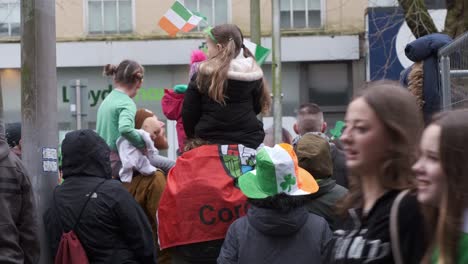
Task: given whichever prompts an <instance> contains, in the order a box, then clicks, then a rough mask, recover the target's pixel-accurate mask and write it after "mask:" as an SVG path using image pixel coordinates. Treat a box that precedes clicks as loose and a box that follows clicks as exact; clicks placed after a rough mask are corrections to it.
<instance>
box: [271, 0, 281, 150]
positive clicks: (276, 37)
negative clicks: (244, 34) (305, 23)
mask: <svg viewBox="0 0 468 264" xmlns="http://www.w3.org/2000/svg"><path fill="white" fill-rule="evenodd" d="M279 1H280V0H272V18H273V23H272V25H273V30H272V46H273V47H272V49H273V50H272V58H273V61H272V65H271V70H272V76H273V127H274V130H273V133H274V134H273V135H274V139H275V143H280V142H281V139H282V128H283V126H282V124H281V118H282V109H281V107H282V106H281V31H280V2H279Z"/></svg>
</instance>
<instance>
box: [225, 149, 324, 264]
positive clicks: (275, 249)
mask: <svg viewBox="0 0 468 264" xmlns="http://www.w3.org/2000/svg"><path fill="white" fill-rule="evenodd" d="M256 163H257V166H256V169H255V170H254V171H250V172H247V173H246V174H244V175H242V176H240V177H239V179H238V183H239V187H240V189H241V191H242V192H243V193H244V194H245V195H246V196H247V197H248V200H249V202H250V204H251V207H250V208H249V211H248V212H247V215H246V216H244V217H241V218H239V219H237V220H236V221H235V222H234V223H232V225H231V226H230V227H229V230H228V232H227V235H226V239H225V240H224V244H223V247H222V248H221V253H220V255H219V257H218V263H220V264H228V263H229V264H231V263H232V264H233V263H295V264H301V263H321V262H320V256H321V255H322V254H323V252H324V249H325V245H326V244H327V243H328V241H329V240H330V238H331V232H330V229H329V227H328V224H327V222H326V221H325V220H324V219H323V218H322V217H320V216H317V215H314V214H312V213H309V212H307V209H306V208H305V207H304V204H305V202H306V200H307V199H308V198H307V196H306V195H308V194H312V193H316V192H317V191H318V185H317V182H316V181H315V180H314V178H313V177H312V175H311V174H310V173H308V172H307V171H306V170H304V169H302V168H300V167H299V166H298V163H297V157H296V155H295V153H294V151H293V148H292V146H291V145H289V144H279V145H275V146H274V147H273V148H270V147H263V148H261V149H260V150H259V151H258V153H257V156H256ZM324 263H325V262H324Z"/></svg>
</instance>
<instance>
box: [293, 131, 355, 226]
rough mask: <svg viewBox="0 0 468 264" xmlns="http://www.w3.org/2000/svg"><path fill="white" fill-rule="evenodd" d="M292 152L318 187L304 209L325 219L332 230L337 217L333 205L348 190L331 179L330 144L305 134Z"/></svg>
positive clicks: (317, 137) (312, 135)
mask: <svg viewBox="0 0 468 264" xmlns="http://www.w3.org/2000/svg"><path fill="white" fill-rule="evenodd" d="M294 150H295V151H296V154H297V159H298V161H299V166H300V167H301V168H304V169H305V170H307V171H308V172H309V173H310V174H312V175H314V178H315V179H317V181H318V185H319V190H318V192H317V193H314V194H311V195H309V201H308V202H307V204H306V207H307V209H308V210H309V212H311V213H314V214H316V215H319V216H321V217H323V218H325V220H327V222H328V224H329V225H330V228H331V229H332V230H334V229H335V222H336V220H337V217H338V215H337V214H336V212H335V205H336V203H337V202H338V201H339V200H341V199H342V198H343V197H344V196H345V195H346V194H347V193H348V190H347V189H346V188H344V187H343V186H341V185H339V184H336V181H335V180H333V179H332V175H333V163H332V159H331V154H330V144H329V143H328V142H327V140H326V139H324V138H322V137H321V136H319V135H314V134H305V135H304V136H303V137H301V139H299V141H298V142H297V144H296V146H295V147H294Z"/></svg>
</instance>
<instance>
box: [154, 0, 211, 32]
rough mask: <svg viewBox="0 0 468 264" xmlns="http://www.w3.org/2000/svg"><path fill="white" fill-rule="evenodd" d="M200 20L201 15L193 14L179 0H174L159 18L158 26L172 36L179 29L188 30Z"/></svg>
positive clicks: (201, 18)
mask: <svg viewBox="0 0 468 264" xmlns="http://www.w3.org/2000/svg"><path fill="white" fill-rule="evenodd" d="M202 20H203V17H201V16H197V15H195V14H193V13H192V12H191V11H190V10H188V9H187V8H185V6H184V5H183V4H181V3H180V2H179V1H175V3H174V4H173V5H172V6H171V9H169V10H168V11H167V12H166V14H165V15H164V16H163V17H162V18H161V20H159V26H160V27H161V28H162V29H164V30H165V31H166V32H167V33H168V34H169V36H172V37H174V36H175V35H176V34H177V32H179V31H183V32H189V31H190V30H192V29H193V28H194V27H196V26H197V25H198V23H200V21H202Z"/></svg>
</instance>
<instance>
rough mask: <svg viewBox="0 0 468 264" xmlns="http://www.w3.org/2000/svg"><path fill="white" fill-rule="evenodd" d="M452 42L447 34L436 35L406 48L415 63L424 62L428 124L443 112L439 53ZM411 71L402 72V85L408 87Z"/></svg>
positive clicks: (424, 96)
mask: <svg viewBox="0 0 468 264" xmlns="http://www.w3.org/2000/svg"><path fill="white" fill-rule="evenodd" d="M450 42H452V38H450V37H449V36H447V35H445V34H439V33H434V34H430V35H426V36H423V37H420V38H418V39H416V40H414V41H413V42H411V43H409V44H408V45H406V47H405V54H406V57H408V59H410V60H411V61H413V62H420V61H423V62H424V63H423V72H424V74H423V87H421V88H422V92H423V93H422V94H423V101H424V105H423V109H422V110H423V114H424V120H425V121H426V122H427V123H428V122H430V120H431V116H432V115H433V114H434V113H437V112H439V111H440V110H441V98H442V90H441V85H440V71H439V62H438V57H437V53H438V51H439V49H440V48H442V47H443V46H445V45H447V44H448V43H450ZM409 72H410V69H405V70H404V71H403V72H402V83H403V85H405V86H408V82H409V80H408V76H409Z"/></svg>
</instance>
